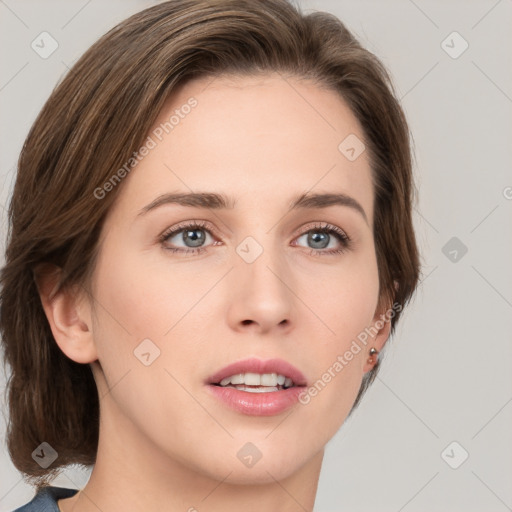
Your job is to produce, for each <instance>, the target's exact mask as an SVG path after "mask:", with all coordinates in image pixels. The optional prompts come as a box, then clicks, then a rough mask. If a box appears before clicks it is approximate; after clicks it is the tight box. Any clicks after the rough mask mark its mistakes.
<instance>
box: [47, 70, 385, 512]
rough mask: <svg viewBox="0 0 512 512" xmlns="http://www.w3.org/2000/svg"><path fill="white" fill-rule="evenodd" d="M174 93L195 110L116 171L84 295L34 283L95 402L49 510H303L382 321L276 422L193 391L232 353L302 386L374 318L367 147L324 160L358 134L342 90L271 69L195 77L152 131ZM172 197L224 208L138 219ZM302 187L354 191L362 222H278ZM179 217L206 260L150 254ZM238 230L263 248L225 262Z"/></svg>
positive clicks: (296, 218)
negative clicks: (300, 378)
mask: <svg viewBox="0 0 512 512" xmlns="http://www.w3.org/2000/svg"><path fill="white" fill-rule="evenodd" d="M190 97H194V98H196V99H197V101H198V104H197V106H196V107H195V108H194V109H192V110H191V112H190V114H188V115H187V116H186V117H184V119H181V120H180V123H179V125H177V126H176V127H175V128H174V129H173V131H172V132H170V133H169V135H167V136H166V137H165V138H164V139H163V140H162V141H161V142H159V143H158V145H157V147H155V148H154V149H152V150H151V151H150V153H149V154H148V155H147V156H146V157H145V158H144V159H143V160H142V161H141V162H140V163H139V164H138V165H137V166H136V167H135V168H134V170H132V172H131V173H130V174H129V175H128V176H127V177H126V178H125V179H124V181H123V183H122V190H120V191H119V192H120V195H119V196H118V198H117V201H116V203H115V204H114V206H113V208H112V209H111V210H110V212H109V215H108V217H107V219H106V223H105V225H104V228H103V231H102V234H101V237H100V254H99V259H98V262H97V266H96V267H95V269H94V274H93V277H92V281H91V283H90V287H91V295H89V294H87V293H85V292H83V290H82V289H79V290H78V291H75V293H72V290H68V291H62V292H59V293H58V294H57V295H56V296H55V297H54V298H53V299H52V300H49V298H48V295H49V292H50V290H51V286H52V283H51V281H50V280H46V281H45V280H43V281H42V282H41V283H38V284H39V286H40V293H41V299H42V302H43V305H44V308H45V311H46V314H47V316H48V319H49V321H50V325H51V327H52V331H53V333H54V336H55V339H56V341H57V343H58V345H59V347H60V348H61V350H62V351H63V352H64V353H65V354H66V355H67V356H68V357H70V358H71V359H73V360H75V361H78V362H81V363H89V364H91V367H92V369H93V372H94V377H95V380H96V383H97V386H98V390H99V395H100V397H101V400H100V408H101V409H100V417H101V420H100V439H99V448H98V457H97V462H96V465H95V466H94V469H93V471H92V474H91V478H90V480H89V482H88V484H87V485H86V486H85V488H84V489H83V491H82V492H81V493H79V494H78V495H76V496H75V497H72V498H68V499H63V500H60V501H59V506H60V509H61V510H62V511H63V512H69V511H71V510H74V511H77V512H82V511H92V510H94V511H95V512H97V510H98V508H100V509H101V510H103V511H116V510H123V511H132V510H133V511H135V510H170V511H178V510H180V511H190V512H192V511H193V510H194V508H192V507H195V509H197V510H200V511H208V512H217V511H220V510H223V511H225V510H237V509H240V510H248V511H256V510H258V511H259V510H280V511H285V512H288V511H289V512H291V511H298V510H301V511H302V510H312V509H313V504H314V500H315V495H316V491H317V484H318V478H319V474H320V469H321V464H322V459H323V455H324V447H325V445H326V443H327V442H328V441H329V440H330V439H331V438H332V437H333V436H334V434H335V433H336V432H337V431H338V429H339V428H340V427H341V425H342V424H343V422H344V420H345V419H346V417H347V415H348V413H349V411H350V409H351V407H352V405H353V403H354V401H355V398H356V395H357V392H358V390H359V387H360V385H361V380H362V378H363V375H364V374H365V373H366V372H367V371H369V370H370V369H371V368H372V364H373V363H371V362H369V360H368V357H369V355H368V352H369V349H370V347H372V346H373V347H375V348H377V349H378V350H379V351H380V350H381V349H382V346H383V345H384V343H385V342H386V340H387V338H388V336H389V328H390V323H389V322H386V323H385V325H384V327H382V329H381V330H380V331H379V332H378V334H377V335H375V337H374V338H373V339H370V340H369V342H368V345H367V346H366V347H364V346H363V347H362V350H361V351H360V352H359V353H358V354H356V355H355V356H354V358H353V359H352V360H351V361H350V363H349V364H347V365H346V366H345V367H344V368H343V370H342V371H341V372H339V373H337V374H336V376H335V377H334V378H333V379H332V380H331V382H329V383H328V384H327V385H326V386H325V387H324V389H323V390H322V391H321V392H320V393H318V395H317V396H315V397H314V398H312V399H311V401H310V403H309V404H307V405H302V404H296V405H295V406H294V407H293V408H292V409H288V410H286V411H284V412H283V413H281V414H279V415H275V416H269V417H257V416H249V415H244V414H242V413H239V412H236V411H233V410H231V409H229V408H227V407H226V406H225V405H224V404H222V403H221V402H219V401H218V400H216V399H215V398H214V397H212V396H211V395H210V394H209V393H207V392H206V389H205V384H204V382H205V379H206V378H207V377H208V376H209V375H210V374H211V373H213V372H214V371H217V370H219V369H220V368H222V367H224V366H225V365H227V364H229V363H232V362H234V361H237V360H239V359H243V358H246V357H257V358H262V359H267V358H273V357H279V358H282V359H285V360H287V361H289V362H290V363H291V364H293V365H295V366H296V367H298V368H299V369H300V370H301V371H302V372H303V374H304V375H305V376H306V378H307V381H308V383H309V384H310V385H311V384H313V383H314V382H316V381H317V380H318V379H320V378H321V376H322V374H323V373H324V372H326V371H327V369H328V368H330V367H332V365H333V363H334V362H335V361H336V358H337V356H338V355H340V354H344V353H345V352H346V350H348V349H349V348H350V346H351V343H352V342H353V340H355V339H356V337H357V335H358V334H359V333H360V332H362V331H363V330H364V329H365V328H367V327H369V326H372V325H373V324H374V323H375V322H376V321H377V320H378V319H379V315H380V314H382V313H383V312H384V311H383V310H380V311H379V310H377V303H378V293H379V280H378V271H377V261H376V255H375V246H374V239H373V223H372V222H373V197H374V196H373V185H372V180H371V172H370V164H369V160H368V156H367V152H366V151H365V152H363V153H362V154H361V156H360V157H359V158H357V159H356V160H355V161H353V162H351V161H349V160H348V159H347V158H346V157H345V156H344V155H343V154H342V153H341V152H340V151H339V150H338V145H339V144H340V142H341V141H342V140H343V139H344V138H345V137H346V136H347V135H349V134H355V135H356V136H357V137H358V138H360V139H361V140H363V132H362V129H361V127H360V125H359V123H358V122H357V120H356V118H355V117H354V115H353V114H352V113H351V111H350V109H349V108H348V106H347V105H346V103H345V102H344V101H343V100H342V98H341V97H340V96H339V95H338V94H337V93H335V92H333V91H331V90H327V89H325V88H321V87H319V86H318V85H315V84H314V83H312V82H308V81H304V80H298V79H296V78H292V77H287V78H286V79H285V78H283V77H282V76H281V75H278V74H268V75H262V76H252V77H247V76H246V77H227V76H223V77H220V78H216V79H215V80H214V81H212V80H211V79H199V80H196V81H193V82H189V83H187V84H185V86H184V87H182V88H181V89H179V90H178V91H177V92H176V94H174V95H173V96H172V98H170V99H169V100H168V102H167V103H166V105H165V108H164V109H163V110H162V112H161V115H160V118H159V119H158V120H157V122H156V123H155V127H156V126H158V125H159V124H160V123H161V122H163V121H165V120H167V119H169V117H170V115H171V114H172V113H173V111H174V110H175V109H176V108H180V107H181V106H182V105H184V104H185V103H186V102H187V100H188V99H189V98H190ZM171 191H172V192H185V193H186V192H190V191H194V192H197V191H202V192H218V193H225V194H227V195H230V196H233V197H234V198H235V199H236V201H237V204H236V206H235V208H234V209H232V210H228V209H227V210H214V209H204V208H198V207H187V206H181V205H176V204H166V205H163V206H160V207H158V208H155V209H154V210H151V211H149V212H147V213H146V214H145V215H141V216H138V213H139V211H140V210H141V209H142V208H143V207H144V206H146V205H147V204H149V203H151V202H152V201H153V200H154V199H155V198H157V197H158V196H159V195H161V194H163V193H167V192H171ZM307 191H310V192H331V193H332V192H335V193H345V194H347V195H349V196H351V197H353V198H354V199H356V200H357V201H358V202H359V203H360V204H361V206H362V207H363V209H364V211H365V212H366V216H367V218H368V222H366V221H365V219H364V218H363V216H362V215H361V214H360V213H359V212H357V211H356V210H355V209H353V208H350V207H347V206H339V205H335V206H329V207H327V208H320V209H303V210H297V211H292V212H288V207H289V203H290V201H291V200H292V198H294V197H296V196H297V195H300V194H302V193H305V192H307ZM191 220H201V221H204V222H205V223H206V227H205V229H207V230H208V231H206V232H205V231H201V230H200V231H199V233H198V234H199V235H203V236H206V240H205V242H204V245H203V247H205V248H206V251H203V252H202V253H200V254H197V253H196V254H184V253H172V252H170V251H168V250H166V249H165V247H175V248H181V249H184V250H186V248H187V245H186V244H187V241H186V240H184V239H183V231H182V232H181V233H177V234H174V235H173V236H172V238H170V239H168V240H167V241H166V242H164V243H161V242H160V241H159V239H158V238H159V235H161V234H162V233H163V232H164V231H165V230H166V229H168V228H169V227H173V226H176V225H177V224H179V223H183V222H185V221H191ZM318 223H321V224H322V225H323V224H325V223H330V224H332V225H334V226H337V227H339V228H340V229H341V230H343V231H344V232H345V233H346V234H347V235H348V236H349V237H350V238H351V239H352V245H351V248H350V249H347V250H345V251H344V252H343V253H340V254H331V255H329V254H320V255H318V254H316V255H313V254H311V249H315V248H316V250H317V251H318V252H322V251H327V250H329V249H337V248H340V247H343V246H342V244H341V242H339V241H338V240H337V238H336V237H335V236H334V235H333V234H331V235H330V239H329V240H330V241H329V243H328V247H327V248H321V246H319V245H314V244H313V245H312V243H311V241H309V242H308V238H307V233H308V232H309V231H310V230H313V233H317V231H318V229H316V231H315V224H318ZM210 227H211V230H210ZM304 234H306V235H305V236H304ZM248 236H251V237H252V238H254V239H255V240H256V241H257V242H258V244H259V245H260V246H261V247H262V248H263V252H262V254H261V255H260V256H259V257H258V258H257V259H256V260H255V261H254V262H252V263H247V262H246V261H244V259H242V258H241V257H240V256H239V254H238V253H237V252H236V248H237V246H238V245H239V244H240V243H241V242H242V241H243V240H244V239H245V238H246V237H248ZM188 244H189V247H190V242H189V243H188ZM318 247H320V248H318ZM320 285H321V286H320ZM146 338H149V339H151V340H152V342H153V343H154V344H155V345H156V346H158V348H159V349H160V356H159V357H158V358H157V359H155V360H154V362H153V363H152V364H151V365H149V366H145V365H144V364H142V363H141V362H140V361H139V359H137V357H135V356H134V353H133V352H134V350H135V349H136V347H137V346H138V345H139V344H140V343H141V341H142V340H144V339H146ZM247 442H251V443H253V444H254V445H256V446H257V447H258V449H259V451H260V452H261V453H262V457H261V459H260V460H259V461H258V462H257V463H256V464H255V465H254V466H253V467H251V468H248V467H246V466H245V465H244V464H243V463H241V461H240V460H239V459H238V457H237V455H236V454H237V452H238V450H240V448H241V447H242V446H244V445H245V443H247ZM114 489H115V492H113V490H114ZM228 505H229V506H228Z"/></svg>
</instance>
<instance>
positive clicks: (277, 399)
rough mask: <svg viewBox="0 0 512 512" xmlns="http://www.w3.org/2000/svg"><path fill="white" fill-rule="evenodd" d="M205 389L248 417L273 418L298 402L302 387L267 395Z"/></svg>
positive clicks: (270, 392) (222, 388) (236, 390)
mask: <svg viewBox="0 0 512 512" xmlns="http://www.w3.org/2000/svg"><path fill="white" fill-rule="evenodd" d="M207 388H208V389H209V390H210V392H211V393H213V395H214V396H215V397H216V398H218V399H219V400H221V401H222V402H223V403H225V404H226V405H227V406H228V407H230V408H231V409H234V410H235V411H238V412H241V413H243V414H248V415H250V416H273V415H275V414H279V413H281V412H283V411H285V410H286V409H288V408H289V407H292V406H293V405H295V404H296V403H297V402H298V401H299V395H300V394H301V393H302V391H304V389H305V387H304V386H294V387H292V388H288V389H281V390H279V391H269V392H267V393H251V392H250V391H240V390H239V389H236V388H228V387H222V386H215V385H213V384H208V385H207Z"/></svg>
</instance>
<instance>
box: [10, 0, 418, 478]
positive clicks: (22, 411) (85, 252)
mask: <svg viewBox="0 0 512 512" xmlns="http://www.w3.org/2000/svg"><path fill="white" fill-rule="evenodd" d="M271 71H277V72H280V73H284V74H287V75H290V76H295V77H299V78H305V79H311V80H314V81H315V82H316V83H318V84H319V85H322V86H326V87H328V88H330V89H332V90H335V91H338V92H339V93H340V95H341V96H342V97H343V98H344V100H345V101H346V102H347V104H348V105H349V107H350V108H351V110H352V112H353V113H354V115H355V116H356V117H357V119H358V120H359V122H360V124H361V126H362V127H363V131H364V135H365V141H364V143H365V145H366V148H367V150H368V151H369V156H370V162H371V168H372V173H373V181H374V189H375V203H374V205H375V208H374V211H375V214H374V239H375V243H376V256H377V261H378V270H379V284H380V292H379V307H383V306H384V305H385V304H390V303H391V301H395V303H398V304H399V305H401V306H404V305H405V304H406V303H407V302H408V301H409V300H410V298H411V296H412V294H413V292H414V290H415V288H416V286H417V282H418V277H419V272H420V270H419V255H418V250H417V246H416V240H415V235H414V231H413V225H412V219H411V213H412V212H411V208H412V201H413V198H414V194H415V190H414V183H413V178H412V160H411V148H410V139H409V137H410V135H409V130H408V127H407V123H406V119H405V117H404V114H403V112H402V110H401V108H400V105H399V103H398V101H397V99H396V97H395V93H394V90H393V86H392V82H391V80H390V77H389V76H388V73H387V72H386V70H385V68H384V67H383V66H382V64H381V63H380V61H379V60H378V59H377V58H376V57H375V56H374V55H373V54H371V53H370V52H369V51H367V50H365V49H364V48H363V47H362V46H361V45H360V44H359V43H358V41H357V40H356V39H355V38H354V37H353V35H352V34H351V33H350V32H349V31H348V30H347V28H346V27H345V26H344V24H343V23H342V22H341V21H340V20H339V19H337V18H336V17H335V16H333V15H331V14H328V13H321V12H313V13H310V14H307V15H304V14H302V13H301V12H300V10H299V9H298V8H297V7H295V6H293V5H291V4H290V3H289V2H288V1H286V0H265V1H263V0H172V1H168V2H164V3H161V4H159V5H156V6H154V7H151V8H148V9H146V10H144V11H141V12H139V13H137V14H135V15H133V16H131V17H130V18H128V19H127V20H125V21H123V22H122V23H120V24H119V25H117V26H116V27H114V28H113V29H111V30H110V31H109V32H108V33H107V34H105V35H104V36H103V37H101V38H100V39H99V40H98V41H97V42H96V43H95V44H94V45H93V46H92V47H91V48H89V49H88V50H87V51H86V52H85V54H84V55H83V56H82V57H81V58H80V59H79V60H78V62H77V63H76V64H75V65H74V66H73V68H72V69H71V70H70V72H69V73H68V74H67V75H66V76H65V78H64V79H63V80H62V82H61V83H60V84H59V85H58V86H57V87H56V88H55V90H54V91H53V93H52V94H51V96H50V98H49V99H48V100H47V102H46V104H45V105H44V107H43V109H42V110H41V112H40V114H39V116H38V117H37V119H36V121H35V122H34V124H33V126H32V128H31V130H30V132H29V134H28V136H27V138H26V141H25V143H24V146H23V149H22V151H21V155H20V158H19V162H18V170H17V178H16V183H15V187H14V192H13V196H12V199H11V203H10V207H9V222H10V225H9V232H8V240H7V249H6V264H5V266H4V267H3V268H2V272H1V282H0V283H1V286H2V289H1V297H0V299H1V312H0V334H1V335H2V343H3V348H4V352H5V361H6V362H7V363H9V365H10V367H11V368H12V373H11V375H10V378H9V381H8V404H9V424H8V436H7V440H8V449H9V453H10V456H11V458H12V460H13V462H14V464H15V466H16V467H17V468H18V469H19V470H20V471H22V472H23V473H24V474H25V477H26V478H27V479H28V480H34V481H35V482H36V484H37V483H38V485H39V486H41V485H43V484H44V483H45V482H46V481H47V480H48V477H49V476H53V475H54V474H55V472H56V471H57V470H58V469H59V468H62V467H64V466H66V465H68V464H81V465H91V464H94V462H95V458H96V451H97V443H98V426H99V400H98V394H97V389H96V386H95V382H94V379H93V375H92V372H91V369H90V366H89V365H87V364H78V363H75V362H73V361H72V360H70V359H69V358H67V357H66V356H65V355H64V354H63V353H62V352H61V350H60V349H59V347H58V346H57V344H56V342H55V340H54V338H53V334H52V332H51V330H50V326H49V323H48V320H47V318H46V316H45V313H44V310H43V308H42V304H41V300H40V297H39V294H38V289H37V286H36V281H35V271H36V269H37V268H38V267H39V266H40V265H41V264H43V263H45V262H46V263H51V264H54V265H56V266H58V267H59V268H60V269H61V270H62V271H61V275H60V281H59V286H60V287H68V286H71V285H77V284H78V285H82V286H85V285H86V284H87V282H88V279H89V277H90V275H91V273H92V270H93V269H94V266H95V261H96V256H97V250H98V247H97V242H98V238H99V234H100V232H101V228H102V223H103V220H104V218H105V216H106V214H107V212H108V211H109V209H110V207H111V206H112V204H113V201H114V199H115V198H116V196H117V195H118V194H119V191H120V188H121V187H122V183H120V184H119V185H118V186H116V187H114V188H113V190H112V191H110V192H109V193H108V194H105V196H104V197H103V198H102V199H101V200H98V199H97V197H96V195H95V190H97V188H98V187H101V186H103V184H104V183H106V182H107V181H108V180H109V178H111V177H112V176H113V175H114V173H115V172H116V170H118V169H119V168H120V166H122V165H123V163H125V162H127V161H128V160H129V159H130V157H131V156H132V154H133V152H134V151H136V150H137V149H138V148H139V147H140V146H141V145H142V144H143V142H144V140H145V138H146V137H147V134H148V132H149V130H150V129H151V127H152V126H153V123H154V121H155V119H156V116H157V115H158V114H159V112H160V110H161V108H162V106H163V104H164V102H165V101H166V99H167V98H168V97H169V95H170V94H172V93H173V91H175V90H176V88H177V87H178V85H182V84H184V83H186V82H187V81H188V80H190V79H193V78H196V77H205V76H212V77H213V76H218V75H221V74H226V73H229V74H235V75H247V74H255V73H265V72H271ZM340 142H341V141H340ZM399 317H400V310H396V311H395V314H394V316H393V317H392V318H391V320H390V321H391V333H393V331H394V329H395V326H396V323H397V322H398V319H399ZM377 370H378V364H377V365H376V366H375V368H374V369H373V370H372V371H371V372H368V373H367V374H366V375H365V376H364V379H363V383H362V385H361V388H360V390H359V394H358V396H357V398H356V401H355V403H354V407H355V406H356V405H357V404H358V403H359V401H360V399H361V397H362V395H363V394H364V392H365V390H366V388H367V387H368V386H369V384H370V383H371V382H372V381H373V379H374V378H375V376H376V374H377ZM352 410H353V409H352ZM43 441H46V442H47V443H49V444H50V445H51V446H52V447H53V448H54V449H55V450H56V451H57V452H58V458H57V460H56V461H55V462H54V463H53V464H52V465H51V467H49V468H47V469H43V468H41V467H40V466H39V465H38V464H37V463H36V462H34V460H33V459H32V456H31V454H32V452H33V451H34V449H35V448H36V447H37V446H38V445H39V444H40V443H42V442H43Z"/></svg>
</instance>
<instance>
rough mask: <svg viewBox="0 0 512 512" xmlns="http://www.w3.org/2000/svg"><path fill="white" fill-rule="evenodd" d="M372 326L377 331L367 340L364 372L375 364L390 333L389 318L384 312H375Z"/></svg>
mask: <svg viewBox="0 0 512 512" xmlns="http://www.w3.org/2000/svg"><path fill="white" fill-rule="evenodd" d="M372 327H373V328H374V329H376V330H377V333H376V334H375V336H374V337H373V338H372V340H371V341H369V342H368V346H367V350H366V360H365V363H364V367H363V372H364V373H366V372H369V371H370V370H372V369H373V368H374V367H375V365H376V364H377V362H378V359H379V356H380V352H381V351H382V349H383V347H384V345H385V344H386V342H387V340H388V339H389V336H390V333H391V319H390V318H388V316H387V315H386V314H376V315H375V316H374V318H373V323H372Z"/></svg>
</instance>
